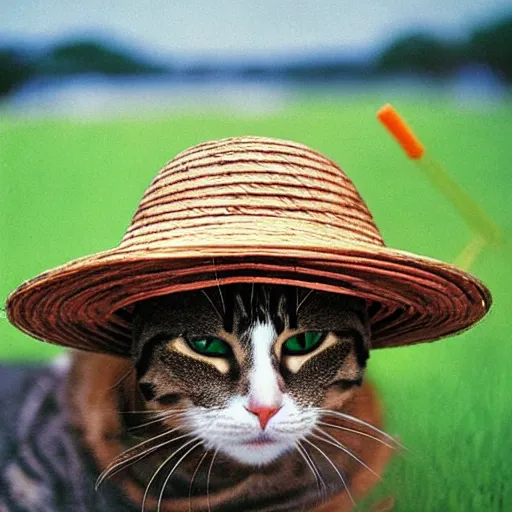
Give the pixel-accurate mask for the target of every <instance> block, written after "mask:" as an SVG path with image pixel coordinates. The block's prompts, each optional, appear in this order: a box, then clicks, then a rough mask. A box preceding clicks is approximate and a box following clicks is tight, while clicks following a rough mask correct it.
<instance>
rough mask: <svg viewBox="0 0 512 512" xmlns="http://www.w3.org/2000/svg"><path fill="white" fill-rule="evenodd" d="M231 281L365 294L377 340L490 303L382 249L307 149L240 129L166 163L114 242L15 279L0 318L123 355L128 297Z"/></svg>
mask: <svg viewBox="0 0 512 512" xmlns="http://www.w3.org/2000/svg"><path fill="white" fill-rule="evenodd" d="M235 282H262V283H276V284H277V283H280V284H288V285H297V286H303V287H306V288H312V289H318V290H324V291H329V292H336V293H343V294H348V295H354V296H358V297H362V298H364V299H366V300H367V302H368V308H369V313H370V316H371V323H372V345H373V347H374V348H380V347H391V346H397V345H407V344H412V343H418V342H423V341H429V340H435V339H438V338H441V337H443V336H447V335H450V334H454V333H457V332H460V331H462V330H464V329H467V328H468V327H470V326H471V325H473V324H474V323H475V322H477V321H478V320H480V319H481V318H482V317H483V316H484V315H485V313H486V312H487V311H488V309H489V307H490V305H491V295H490V293H489V291H488V289H487V288H486V287H485V286H484V285H483V284H482V283H481V282H480V281H478V280H477V279H475V278H474V277H473V276H471V275H470V274H468V273H466V272H464V271H462V270H459V269H458V268H456V267H454V266H452V265H448V264H446V263H442V262H439V261H436V260H433V259H430V258H425V257H422V256H417V255H415V254H411V253H408V252H404V251H399V250H396V249H390V248H388V247H386V246H385V245H384V243H383V241H382V238H381V235H380V233H379V230H378V229H377V227H376V225H375V223H374V221H373V218H372V215H371V213H370V212H369V210H368V208H367V206H366V204H365V203H364V202H363V200H362V199H361V197H360V195H359V193H358V191H357V190H356V188H355V187H354V185H353V184H352V182H351V181H350V179H349V178H348V177H347V175H346V174H345V173H344V172H343V171H342V170H341V169H340V168H339V167H338V166H337V165H336V164H335V163H334V162H332V161H331V160H329V159H327V158H326V157H324V156H323V155H321V154H320V153H317V152H316V151H313V150H312V149H310V148H308V147H306V146H303V145H301V144H296V143H293V142H288V141H282V140H275V139H267V138H260V137H240V138H231V139H224V140H219V141H212V142H206V143H204V144H200V145H198V146H195V147H192V148H190V149H188V150H186V151H184V152H183V153H181V154H179V155H178V156H177V157H176V158H174V159H173V160H171V161H170V162H169V163H168V164H167V165H166V166H165V167H164V168H163V169H162V170H161V171H160V172H159V173H158V175H157V176H156V178H155V179H154V180H153V182H152V183H151V185H150V187H149V188H148V189H147V191H146V193H145V194H144V196H143V198H142V200H141V202H140V204H139V207H138V209H137V212H136V213H135V216H134V217H133V220H132V223H131V225H130V227H129V228H128V231H127V232H126V234H125V236H124V238H123V240H122V242H121V244H120V245H119V246H118V247H116V248H114V249H111V250H108V251H105V252H100V253H98V254H94V255H92V256H87V257H85V258H81V259H78V260H75V261H72V262H70V263H67V264H65V265H62V266H60V267H57V268H55V269H53V270H49V271H47V272H45V273H43V274H41V275H39V276H37V277H35V278H34V279H31V280H30V281H27V282H25V283H23V284H22V285H21V286H20V287H19V288H17V289H16V290H15V291H14V292H13V293H12V294H11V295H10V296H9V298H8V302H7V314H8V316H9V319H10V321H11V322H12V323H13V324H14V325H15V326H17V327H18V328H19V329H21V330H22V331H24V332H26V333H28V334H30V335H31V336H34V337H36V338H39V339H41V340H45V341H49V342H52V343H57V344H59V345H65V346H68V347H74V348H78V349H85V350H92V351H98V352H108V353H111V354H117V355H121V356H129V355H130V351H131V311H132V305H133V304H134V303H135V302H137V301H140V300H142V299H147V298H149V297H153V296H157V295H164V294H168V293H174V292H180V291H185V290H192V289H197V288H203V287H208V286H217V284H220V285H223V284H227V283H235Z"/></svg>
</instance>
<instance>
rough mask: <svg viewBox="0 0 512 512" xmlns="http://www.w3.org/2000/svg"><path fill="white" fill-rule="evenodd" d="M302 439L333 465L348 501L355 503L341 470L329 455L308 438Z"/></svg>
mask: <svg viewBox="0 0 512 512" xmlns="http://www.w3.org/2000/svg"><path fill="white" fill-rule="evenodd" d="M304 441H305V442H306V443H308V444H309V445H311V446H312V447H313V448H314V449H315V450H317V451H319V452H320V453H321V454H322V455H323V456H324V457H325V459H326V460H327V462H328V463H329V464H330V465H331V466H332V467H333V469H334V471H336V474H337V475H338V476H339V477H340V480H341V483H342V484H343V487H344V488H345V490H346V491H347V494H348V497H349V498H350V501H351V502H352V503H353V504H354V505H355V504H356V502H355V501H354V498H353V497H352V494H351V493H350V490H349V488H348V485H347V482H346V481H345V479H344V478H343V474H342V473H341V471H340V470H339V469H338V468H337V467H336V465H335V464H334V462H333V461H332V460H331V459H330V458H329V456H328V455H327V454H326V453H325V452H324V451H323V450H322V449H320V448H319V447H318V446H317V445H316V444H314V443H312V442H311V441H309V440H308V439H304Z"/></svg>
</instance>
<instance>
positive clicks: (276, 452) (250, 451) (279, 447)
mask: <svg viewBox="0 0 512 512" xmlns="http://www.w3.org/2000/svg"><path fill="white" fill-rule="evenodd" d="M291 449H292V446H290V445H289V444H285V443H280V442H275V443H272V444H265V445H259V446H250V445H234V444H231V445H225V446H223V447H222V448H220V450H219V451H221V452H224V454H225V455H228V456H229V457H231V458H233V459H235V460H236V461H238V462H240V463H242V464H249V465H253V466H263V465H265V464H269V463H270V462H273V461H274V460H276V459H277V458H279V457H280V456H281V455H283V454H284V453H286V452H288V451H290V450H291Z"/></svg>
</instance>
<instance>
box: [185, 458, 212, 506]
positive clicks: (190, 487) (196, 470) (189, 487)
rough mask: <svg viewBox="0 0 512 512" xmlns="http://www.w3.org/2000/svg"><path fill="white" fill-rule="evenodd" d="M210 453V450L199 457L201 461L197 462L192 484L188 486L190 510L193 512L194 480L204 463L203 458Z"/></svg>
mask: <svg viewBox="0 0 512 512" xmlns="http://www.w3.org/2000/svg"><path fill="white" fill-rule="evenodd" d="M207 455H208V451H205V452H204V453H203V456H202V457H201V458H200V459H199V462H198V463H197V466H196V469H195V470H194V473H192V478H191V480H190V485H189V486H188V512H192V488H193V485H194V480H195V478H196V475H197V473H198V472H199V467H200V466H201V464H202V463H203V460H204V459H205V458H206V456H207Z"/></svg>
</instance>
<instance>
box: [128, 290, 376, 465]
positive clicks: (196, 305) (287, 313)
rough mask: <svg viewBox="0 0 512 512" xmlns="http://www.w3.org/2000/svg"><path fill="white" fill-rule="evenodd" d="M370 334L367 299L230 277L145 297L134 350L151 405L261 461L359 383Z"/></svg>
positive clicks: (208, 441) (222, 446) (212, 445)
mask: <svg viewBox="0 0 512 512" xmlns="http://www.w3.org/2000/svg"><path fill="white" fill-rule="evenodd" d="M368 337H369V332H368V321H367V315H366V311H365V305H364V303H363V301H361V300H359V299H354V298H348V297H344V296H341V295H337V294H329V293H322V292H311V291H309V290H303V289H297V288H295V287H283V286H268V285H251V284H248V285H232V286H225V287H222V288H210V289H206V290H198V291H193V292H186V293H182V294H175V295H168V296H165V297H160V298H155V299H151V300H148V301H145V302H143V303H140V304H138V305H137V307H136V310H135V321H134V357H135V359H136V366H137V373H138V379H139V386H140V390H141V392H142V394H143V395H144V397H145V400H146V401H147V404H148V407H149V408H152V409H155V410H159V411H161V410H168V411H169V416H168V417H169V418H171V419H172V425H173V426H175V425H176V421H177V420H176V419H177V418H179V420H178V424H180V425H182V426H183V427H184V428H185V429H186V430H188V431H189V432H190V433H191V434H192V435H193V436H197V437H198V438H200V439H201V440H202V441H203V444H204V445H205V447H207V448H209V449H214V450H219V451H220V452H221V453H224V454H225V455H227V456H229V457H231V458H233V459H234V460H236V461H238V462H239V463H242V464H253V465H263V464H266V463H269V462H272V461H274V460H275V459H277V458H278V457H279V456H281V455H282V454H284V453H286V452H287V451H290V450H293V449H294V448H295V447H296V445H297V442H298V441H299V440H300V439H302V438H304V437H305V436H306V435H308V434H309V433H311V431H312V430H313V428H314V427H315V425H316V422H317V421H318V420H319V418H320V416H321V410H322V408H326V407H329V406H330V407H332V406H333V403H335V406H336V408H339V406H340V405H341V404H342V403H343V400H344V399H345V398H346V397H347V396H348V394H349V393H350V392H351V388H353V387H354V386H358V385H360V384H361V380H362V377H363V372H364V368H365V365H366V360H367V358H368V346H369V339H368ZM170 411H176V414H175V415H173V413H171V412H170ZM164 421H165V420H164Z"/></svg>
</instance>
